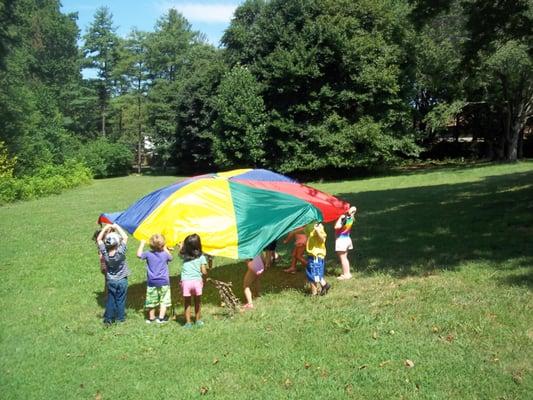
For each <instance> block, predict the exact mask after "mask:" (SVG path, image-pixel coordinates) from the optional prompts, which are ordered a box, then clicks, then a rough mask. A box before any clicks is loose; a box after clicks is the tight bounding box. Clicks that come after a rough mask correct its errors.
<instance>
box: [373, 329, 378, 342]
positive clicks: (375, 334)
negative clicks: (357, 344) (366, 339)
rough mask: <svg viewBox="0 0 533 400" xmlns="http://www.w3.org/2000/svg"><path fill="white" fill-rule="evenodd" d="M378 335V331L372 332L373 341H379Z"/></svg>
mask: <svg viewBox="0 0 533 400" xmlns="http://www.w3.org/2000/svg"><path fill="white" fill-rule="evenodd" d="M377 338H378V333H377V332H376V331H374V332H372V339H374V340H377Z"/></svg>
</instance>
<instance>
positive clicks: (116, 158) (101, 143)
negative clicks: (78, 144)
mask: <svg viewBox="0 0 533 400" xmlns="http://www.w3.org/2000/svg"><path fill="white" fill-rule="evenodd" d="M80 157H81V159H82V160H83V162H84V163H85V165H87V167H89V169H90V170H91V172H92V173H93V175H94V176H95V177H96V178H104V177H109V176H120V175H127V174H128V173H129V171H130V168H131V164H132V159H133V154H132V152H131V150H130V148H129V147H128V146H127V145H124V144H121V143H113V142H110V141H109V140H107V139H105V138H99V139H95V140H93V141H90V142H88V143H86V144H84V145H83V147H82V148H81V150H80Z"/></svg>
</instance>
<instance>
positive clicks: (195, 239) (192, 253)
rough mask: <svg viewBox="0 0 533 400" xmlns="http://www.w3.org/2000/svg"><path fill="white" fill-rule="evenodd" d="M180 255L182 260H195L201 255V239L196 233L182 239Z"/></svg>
mask: <svg viewBox="0 0 533 400" xmlns="http://www.w3.org/2000/svg"><path fill="white" fill-rule="evenodd" d="M180 255H181V256H182V257H183V260H184V261H191V260H195V259H197V258H198V257H200V256H201V255H202V241H201V240H200V236H198V235H197V234H196V233H193V234H192V235H189V236H187V237H186V238H185V240H184V241H183V246H182V247H181V250H180Z"/></svg>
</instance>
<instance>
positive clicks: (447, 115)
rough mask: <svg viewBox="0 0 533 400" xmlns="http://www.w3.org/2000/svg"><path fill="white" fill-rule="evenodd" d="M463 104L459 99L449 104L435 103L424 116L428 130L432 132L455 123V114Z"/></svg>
mask: <svg viewBox="0 0 533 400" xmlns="http://www.w3.org/2000/svg"><path fill="white" fill-rule="evenodd" d="M465 105H466V103H465V102H464V101H459V100H458V101H454V102H453V103H451V104H448V103H441V104H437V105H436V106H435V107H434V108H433V109H432V110H431V111H430V112H429V113H428V114H427V115H426V117H425V118H424V122H425V123H426V124H427V129H428V131H429V132H431V133H434V132H436V131H438V130H441V129H445V128H446V127H447V126H449V125H450V124H452V123H455V120H456V118H457V116H458V115H459V114H460V112H461V110H462V109H463V107H464V106H465Z"/></svg>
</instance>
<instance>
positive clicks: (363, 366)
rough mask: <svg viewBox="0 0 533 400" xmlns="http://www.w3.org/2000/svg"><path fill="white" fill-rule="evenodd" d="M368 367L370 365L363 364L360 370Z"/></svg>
mask: <svg viewBox="0 0 533 400" xmlns="http://www.w3.org/2000/svg"><path fill="white" fill-rule="evenodd" d="M366 367H368V365H366V364H363V365H360V366H359V369H365V368H366Z"/></svg>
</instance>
